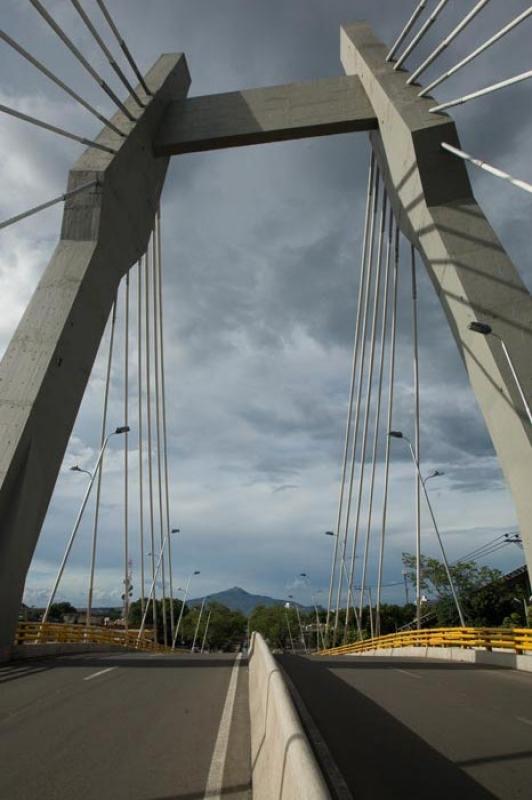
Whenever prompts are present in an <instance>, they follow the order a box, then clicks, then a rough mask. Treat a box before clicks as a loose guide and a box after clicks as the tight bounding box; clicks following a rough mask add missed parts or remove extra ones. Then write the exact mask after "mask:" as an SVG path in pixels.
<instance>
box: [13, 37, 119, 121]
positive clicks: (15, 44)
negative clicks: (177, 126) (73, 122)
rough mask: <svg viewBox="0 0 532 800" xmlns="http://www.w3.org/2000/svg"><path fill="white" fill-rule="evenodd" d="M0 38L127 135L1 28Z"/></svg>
mask: <svg viewBox="0 0 532 800" xmlns="http://www.w3.org/2000/svg"><path fill="white" fill-rule="evenodd" d="M0 39H2V40H3V41H4V42H5V43H6V44H8V45H9V46H10V47H12V48H13V50H15V51H16V52H17V53H18V54H19V55H21V56H22V57H23V58H25V59H26V61H29V63H30V64H32V65H33V66H34V67H35V68H36V69H38V70H39V72H41V73H42V74H43V75H45V76H46V77H47V78H48V79H49V80H51V81H52V82H53V83H55V84H56V86H59V88H60V89H62V90H63V91H64V92H66V93H67V94H68V95H69V96H70V97H72V98H73V99H74V100H75V101H76V102H77V103H79V104H80V105H81V106H83V108H85V109H86V110H87V111H89V112H90V113H91V114H92V115H93V116H94V117H96V119H98V120H100V122H103V124H104V125H106V126H107V127H108V128H110V129H111V130H112V131H114V132H115V133H117V134H118V135H119V136H125V133H123V132H122V131H121V130H120V128H117V127H116V125H115V124H114V123H113V122H111V120H110V119H108V118H107V117H106V116H104V115H103V114H100V112H99V111H97V109H95V108H94V106H92V105H91V104H90V103H88V102H87V101H86V100H84V99H83V97H81V96H80V95H79V94H78V93H77V92H75V91H74V89H71V88H70V86H67V84H66V83H64V82H63V81H62V80H61V78H58V77H57V75H54V73H53V72H51V71H50V70H49V69H48V68H47V67H45V66H44V64H42V63H41V62H40V61H38V59H36V58H35V57H34V56H32V54H31V53H29V52H28V51H27V50H25V49H24V47H22V45H20V44H19V43H18V42H16V41H15V40H14V39H12V38H11V36H9V35H8V34H7V33H6V32H5V31H2V30H0Z"/></svg>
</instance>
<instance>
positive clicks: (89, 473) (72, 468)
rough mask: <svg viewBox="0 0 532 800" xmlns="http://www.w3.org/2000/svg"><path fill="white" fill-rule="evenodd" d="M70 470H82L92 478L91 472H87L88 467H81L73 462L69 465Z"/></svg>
mask: <svg viewBox="0 0 532 800" xmlns="http://www.w3.org/2000/svg"><path fill="white" fill-rule="evenodd" d="M70 471H71V472H84V473H85V475H88V476H89V478H90V479H91V480H92V472H89V470H88V469H82V468H81V467H80V466H78V464H74V466H73V467H70Z"/></svg>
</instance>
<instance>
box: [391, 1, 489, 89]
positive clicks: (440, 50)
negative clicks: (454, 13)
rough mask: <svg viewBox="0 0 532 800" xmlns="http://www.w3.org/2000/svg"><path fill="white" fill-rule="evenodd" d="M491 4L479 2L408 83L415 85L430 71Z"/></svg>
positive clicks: (420, 66)
mask: <svg viewBox="0 0 532 800" xmlns="http://www.w3.org/2000/svg"><path fill="white" fill-rule="evenodd" d="M489 2H490V0H479V2H478V3H477V4H476V6H474V7H473V8H472V9H471V11H470V12H469V14H466V16H465V17H464V18H463V20H462V21H461V22H459V23H458V25H457V26H456V27H455V28H453V30H452V31H451V32H450V33H449V35H448V36H446V37H445V39H444V40H443V41H442V42H440V44H439V45H438V46H437V47H436V48H435V49H434V50H433V51H432V53H430V55H428V56H427V58H426V59H425V61H423V63H422V64H420V65H419V67H418V68H417V69H416V70H414V72H413V73H412V75H411V76H410V77H409V79H408V80H407V83H408V84H411V83H414V81H415V80H416V78H418V77H419V76H420V75H421V74H422V73H423V72H425V70H426V69H428V67H430V65H431V64H432V62H433V61H435V60H436V59H437V58H438V56H440V55H441V54H442V53H443V51H444V50H445V49H446V48H447V47H449V45H450V44H451V42H453V41H454V40H455V39H456V37H457V36H458V35H459V34H460V33H461V32H462V31H463V30H464V28H467V26H468V25H469V23H470V22H471V21H472V20H473V19H474V18H475V17H476V16H477V15H478V14H480V12H481V11H482V9H483V8H484V6H486V5H487V4H488V3H489Z"/></svg>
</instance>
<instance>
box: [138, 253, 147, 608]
mask: <svg viewBox="0 0 532 800" xmlns="http://www.w3.org/2000/svg"><path fill="white" fill-rule="evenodd" d="M145 261H146V257H145V256H143V257H142V258H141V259H140V261H139V263H138V269H137V342H138V345H137V348H138V349H137V376H138V445H139V539H140V607H141V612H142V614H144V606H145V602H146V600H145V597H146V594H145V592H146V587H145V575H144V558H145V552H144V453H143V444H144V442H143V429H142V427H143V413H142V400H143V396H142V395H143V393H142V369H143V368H142V268H143V265H144V266H145Z"/></svg>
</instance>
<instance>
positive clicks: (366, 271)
mask: <svg viewBox="0 0 532 800" xmlns="http://www.w3.org/2000/svg"><path fill="white" fill-rule="evenodd" d="M379 186H380V174H379V169H378V167H377V166H376V165H375V168H374V171H373V184H372V189H371V195H370V198H369V201H370V207H371V212H370V217H369V227H368V230H367V231H365V237H366V233H367V240H366V238H365V243H366V244H365V246H364V247H363V255H365V256H366V258H365V265H363V272H362V274H363V275H364V276H365V279H366V280H365V285H364V299H363V302H362V306H363V311H362V326H361V329H360V357H359V359H358V362H359V365H358V378H357V380H356V383H357V389H356V395H355V410H354V420H355V425H354V430H353V438H352V444H351V465H350V470H349V488H348V493H347V507H346V516H345V524H344V532H343V544H342V560H341V563H342V564H343V565H344V567H345V569H344V570H342V569H340V570H339V573H338V590H337V593H336V613H335V618H334V632H333V641H334V642H336V637H337V634H338V623H339V616H340V606H341V599H342V586H343V572H344V571H345V573H346V575H347V574H348V573H347V567H346V566H345V565H346V552H347V540H348V535H349V522H350V519H351V502H352V498H353V482H354V477H355V465H356V451H357V442H358V431H359V423H360V401H361V397H362V385H363V379H364V363H365V358H366V331H367V320H368V309H369V296H370V286H371V279H372V264H373V244H374V234H375V217H376V214H377V206H378V200H379ZM361 277H362V276H361ZM347 590H348V592H349V580H348V581H347ZM348 602H349V594H348Z"/></svg>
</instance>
